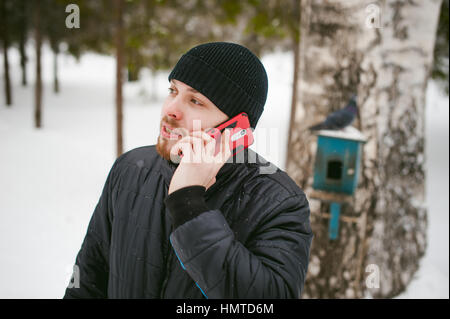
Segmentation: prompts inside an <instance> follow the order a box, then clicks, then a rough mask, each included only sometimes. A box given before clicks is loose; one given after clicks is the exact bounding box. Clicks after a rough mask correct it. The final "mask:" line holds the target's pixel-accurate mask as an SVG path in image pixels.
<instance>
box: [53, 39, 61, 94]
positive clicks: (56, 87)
mask: <svg viewBox="0 0 450 319" xmlns="http://www.w3.org/2000/svg"><path fill="white" fill-rule="evenodd" d="M52 51H53V92H55V93H59V80H58V49H55V48H53V49H52Z"/></svg>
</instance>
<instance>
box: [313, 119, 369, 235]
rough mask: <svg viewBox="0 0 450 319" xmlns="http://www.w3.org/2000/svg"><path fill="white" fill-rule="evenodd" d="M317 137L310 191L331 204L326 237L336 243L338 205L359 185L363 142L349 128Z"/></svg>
mask: <svg viewBox="0 0 450 319" xmlns="http://www.w3.org/2000/svg"><path fill="white" fill-rule="evenodd" d="M317 133H318V140H317V152H316V157H315V162H314V181H313V188H314V189H315V190H317V191H319V192H316V193H315V194H314V195H315V196H313V197H315V198H318V199H320V200H322V201H326V202H330V210H331V212H330V227H329V237H330V239H336V238H337V236H338V230H339V224H338V223H339V215H340V210H341V205H342V204H343V203H345V202H348V201H349V200H348V199H349V197H351V196H352V195H353V194H354V192H355V189H356V187H357V185H358V177H359V169H360V162H361V153H362V145H363V143H365V142H366V139H365V137H364V136H363V135H362V133H361V132H360V131H358V130H357V129H356V128H354V127H352V126H347V127H346V128H344V129H342V130H336V131H332V130H320V131H318V132H317Z"/></svg>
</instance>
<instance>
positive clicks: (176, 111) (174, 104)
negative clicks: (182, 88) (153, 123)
mask: <svg viewBox="0 0 450 319" xmlns="http://www.w3.org/2000/svg"><path fill="white" fill-rule="evenodd" d="M182 110H183V101H182V100H181V96H180V95H178V96H176V97H175V98H174V99H172V100H171V101H170V102H168V104H167V105H166V107H165V109H164V113H165V115H167V116H168V117H170V118H172V119H174V120H181V118H182V117H183V111H182Z"/></svg>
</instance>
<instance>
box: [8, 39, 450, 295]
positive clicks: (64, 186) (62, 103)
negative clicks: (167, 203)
mask: <svg viewBox="0 0 450 319" xmlns="http://www.w3.org/2000/svg"><path fill="white" fill-rule="evenodd" d="M30 49H31V48H30ZM10 56H11V57H10V60H11V61H10V62H11V67H12V70H11V74H12V80H13V106H12V107H11V108H8V107H6V106H5V101H4V96H3V70H2V71H1V72H0V73H1V74H2V78H1V79H0V88H1V90H0V92H2V93H1V94H2V95H1V98H0V154H1V156H0V256H1V257H0V298H61V297H62V296H63V294H64V290H65V287H66V286H67V283H68V281H69V278H70V275H71V272H72V269H71V268H72V265H73V263H74V261H75V256H76V254H77V252H78V250H79V248H80V245H81V243H82V240H83V238H84V235H85V232H86V229H87V225H88V223H89V219H90V217H91V214H92V212H93V210H94V208H95V205H96V204H97V201H98V199H99V197H100V194H101V191H102V187H103V184H104V182H105V180H106V176H107V174H108V172H109V169H110V168H111V165H112V164H113V162H114V160H115V144H114V141H115V131H114V129H115V128H114V123H115V122H114V114H115V113H114V78H115V77H114V70H115V62H114V60H113V58H111V57H105V56H100V55H93V54H87V55H85V56H83V57H82V58H81V61H80V63H77V62H76V61H75V60H74V59H73V58H72V57H68V56H62V57H60V60H59V62H60V82H61V93H60V94H59V95H55V94H54V93H53V92H52V90H51V81H52V74H51V70H52V67H51V66H52V60H51V59H52V56H51V54H50V52H49V50H48V48H47V47H45V48H44V52H43V58H44V61H43V70H44V83H45V85H44V90H45V91H44V98H43V105H44V107H43V122H42V124H43V128H42V129H39V130H37V129H35V128H33V126H34V124H33V86H32V85H29V86H28V87H25V88H23V87H21V86H20V69H19V57H18V55H17V52H16V50H11V51H10ZM30 58H31V59H30V60H31V63H29V65H28V75H29V79H30V80H31V81H30V82H31V83H33V81H32V79H33V78H34V76H33V74H34V72H33V71H34V70H33V67H34V66H33V63H32V62H33V61H32V60H33V52H32V51H31V50H30ZM292 60H293V59H292V56H291V55H290V54H286V53H275V54H271V55H269V56H267V57H265V58H264V59H263V63H264V64H265V66H266V68H267V72H268V76H269V95H268V100H267V104H266V109H265V111H264V113H263V115H262V117H261V119H260V121H259V123H258V129H257V130H256V132H255V135H256V138H255V145H254V146H252V148H254V149H255V150H257V151H258V152H259V153H260V154H261V155H262V156H264V157H265V158H266V159H268V160H270V161H272V162H273V163H274V164H275V165H277V166H279V167H280V168H282V169H284V160H285V156H284V154H285V149H286V135H287V129H288V127H287V126H288V123H289V121H288V119H289V108H290V97H291V92H290V74H292ZM143 75H144V79H143V80H141V81H140V82H138V83H133V84H130V83H127V84H126V86H125V112H124V145H125V151H127V150H130V149H133V148H135V147H138V146H142V145H151V144H155V143H156V139H157V137H158V133H159V132H158V129H159V119H160V112H161V106H162V103H163V98H164V97H165V95H166V93H167V87H168V85H167V83H168V82H167V75H168V73H166V72H162V73H159V74H158V75H156V77H155V80H154V81H153V80H152V78H151V77H150V76H149V74H146V73H144V74H143ZM286 75H289V76H286ZM153 88H156V92H155V93H156V96H157V99H156V100H155V99H153V98H152V94H151V92H152V89H153ZM448 113H449V104H448V99H447V98H446V97H444V96H441V95H440V94H439V92H438V91H437V89H436V86H435V85H433V83H432V84H431V85H429V88H428V92H427V150H426V152H427V173H428V184H427V195H428V199H427V200H428V204H429V208H430V214H429V219H430V229H429V248H428V251H427V255H426V256H425V258H424V259H423V260H422V263H421V268H420V271H419V272H418V274H417V278H416V279H415V280H414V281H413V283H412V284H411V285H410V287H409V288H408V290H407V292H405V293H404V294H402V295H401V296H400V298H448V297H449V287H448V279H449V266H448V265H449V263H448V260H449V259H448V240H449V222H448V214H449V205H448V202H449V197H448V185H449V182H448V163H449V158H448V155H449V152H448V151H449V150H448V139H449V133H448V131H449V126H448V115H449V114H448ZM263 128H265V129H266V130H264V129H263ZM265 134H270V135H271V136H273V138H272V139H270V140H269V142H268V143H265V144H264V145H262V144H258V142H257V141H262V140H265V138H264V136H263V135H265Z"/></svg>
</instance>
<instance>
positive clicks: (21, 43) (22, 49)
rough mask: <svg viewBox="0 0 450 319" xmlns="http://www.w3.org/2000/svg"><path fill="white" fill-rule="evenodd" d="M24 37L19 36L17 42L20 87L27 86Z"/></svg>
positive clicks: (23, 35)
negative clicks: (20, 75) (20, 70)
mask: <svg viewBox="0 0 450 319" xmlns="http://www.w3.org/2000/svg"><path fill="white" fill-rule="evenodd" d="M25 44H26V35H25V34H21V35H20V40H19V53H20V68H21V69H22V86H27V61H28V58H27V53H26V51H25Z"/></svg>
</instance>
